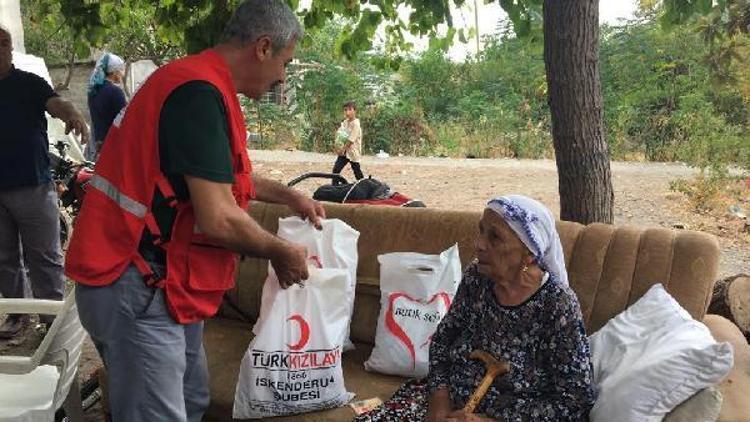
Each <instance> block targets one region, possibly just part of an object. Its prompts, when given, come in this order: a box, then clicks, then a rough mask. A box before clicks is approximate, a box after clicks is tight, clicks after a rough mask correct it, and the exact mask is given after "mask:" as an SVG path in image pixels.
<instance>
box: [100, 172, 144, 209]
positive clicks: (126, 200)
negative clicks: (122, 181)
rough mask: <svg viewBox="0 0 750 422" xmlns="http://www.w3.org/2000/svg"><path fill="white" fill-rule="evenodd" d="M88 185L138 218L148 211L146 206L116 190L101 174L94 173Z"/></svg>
mask: <svg viewBox="0 0 750 422" xmlns="http://www.w3.org/2000/svg"><path fill="white" fill-rule="evenodd" d="M89 186H92V187H94V188H96V189H97V190H99V191H100V192H102V193H103V194H105V195H106V196H107V197H108V198H109V199H111V200H113V201H115V203H116V204H117V205H119V206H120V208H122V209H124V210H125V211H127V212H129V213H131V214H133V215H135V216H136V217H138V218H144V217H145V216H146V213H147V212H148V207H146V206H145V205H143V204H141V203H140V202H138V201H136V200H135V199H133V198H131V197H129V196H127V195H125V194H124V193H122V192H120V191H119V190H117V188H116V187H115V185H113V184H112V183H111V182H110V181H109V180H107V179H105V178H103V177H102V176H100V175H98V174H95V175H94V176H93V177H92V178H91V180H90V181H89Z"/></svg>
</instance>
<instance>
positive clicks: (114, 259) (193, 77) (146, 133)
mask: <svg viewBox="0 0 750 422" xmlns="http://www.w3.org/2000/svg"><path fill="white" fill-rule="evenodd" d="M190 81H205V82H208V83H210V84H211V85H213V86H214V87H216V89H218V90H219V92H221V95H222V96H223V100H224V107H225V109H226V112H227V123H228V127H229V132H230V141H231V151H232V156H233V157H232V158H233V168H234V171H233V172H234V179H235V182H234V185H233V186H232V191H233V193H234V197H235V200H236V201H237V205H239V206H240V207H242V208H243V209H245V208H247V205H248V202H249V200H250V199H252V198H253V197H254V196H255V189H254V186H253V183H252V179H251V177H250V174H251V172H252V168H251V165H250V160H249V158H248V156H247V149H246V131H245V119H244V116H243V114H242V109H241V107H240V103H239V100H238V98H237V91H236V89H235V87H234V83H233V81H232V78H231V74H230V73H229V69H228V68H227V66H226V63H225V62H224V60H223V59H222V58H221V57H220V56H219V55H218V54H217V53H216V52H215V51H213V50H206V51H204V52H203V53H201V54H198V55H194V56H188V57H186V58H183V59H180V60H176V61H174V62H171V63H169V64H167V65H166V66H164V67H162V68H160V69H159V70H157V71H156V72H155V73H154V74H153V75H151V76H150V77H149V78H148V80H147V81H146V82H145V83H144V84H143V86H142V87H141V89H139V90H138V92H137V94H136V95H135V97H134V98H133V100H132V101H131V103H130V104H129V105H128V106H127V107H126V109H125V110H123V111H122V112H121V113H120V115H119V116H117V118H116V119H115V121H114V123H113V124H112V127H111V128H110V130H109V132H108V134H107V138H106V141H105V143H104V148H103V150H102V152H101V155H100V157H99V161H98V162H97V164H96V174H95V175H94V177H93V178H92V180H91V182H90V183H89V185H88V186H89V187H88V188H87V191H86V199H85V201H84V202H83V207H82V208H81V212H80V214H79V216H78V218H77V220H76V225H75V230H74V232H73V236H72V238H71V241H70V246H69V248H68V253H67V255H66V257H65V274H66V275H67V276H68V277H70V278H71V279H73V280H75V281H77V282H79V283H82V284H86V285H89V286H104V285H107V284H111V283H112V282H114V281H115V280H116V279H117V278H119V277H120V276H121V275H122V273H123V272H124V271H125V269H126V268H127V267H128V266H129V265H130V264H135V265H136V267H138V269H139V270H140V271H141V273H142V274H144V276H145V279H146V281H148V282H149V283H150V284H151V282H155V283H153V284H158V285H159V286H160V287H163V288H164V289H165V292H166V297H167V304H168V307H169V311H170V313H171V315H172V316H173V317H174V319H175V320H176V321H177V322H179V323H181V324H187V323H192V322H196V321H200V320H202V319H204V318H207V317H210V316H213V315H214V314H215V313H216V311H217V309H218V307H219V305H220V304H221V300H222V297H223V294H224V292H225V291H226V290H228V289H230V288H231V287H232V286H233V285H234V276H235V268H236V266H237V258H238V257H237V254H235V253H233V252H231V251H229V250H226V249H223V248H221V247H219V246H216V245H213V244H211V242H210V241H209V240H208V239H206V238H205V236H203V235H201V234H200V232H199V231H198V228H197V225H196V221H195V214H194V212H193V207H192V205H191V204H190V203H189V202H184V201H179V202H178V201H176V200H174V199H173V200H172V204H173V206H175V207H176V208H177V217H176V218H175V222H174V225H173V227H172V235H171V238H170V239H165V240H166V242H165V243H163V244H162V245H161V246H162V247H163V248H164V249H165V250H166V255H167V269H166V275H165V276H166V277H165V278H164V277H158V276H157V277H154V274H153V271H152V270H151V268H150V267H149V266H148V264H147V263H146V262H145V261H144V260H143V258H142V257H141V255H140V253H139V252H138V245H139V242H140V239H141V236H142V234H143V231H144V228H148V230H149V231H151V233H152V235H154V236H155V238H158V236H159V235H160V233H159V230H158V226H157V225H156V223H155V220H154V217H153V215H152V214H151V203H152V201H153V196H154V193H155V190H156V189H159V190H160V191H161V192H162V194H163V195H164V197H166V198H170V197H171V198H174V193H173V192H172V190H171V186H170V185H169V183H168V182H167V179H166V178H165V177H164V175H163V174H162V172H161V169H160V162H159V117H160V115H161V109H162V106H163V104H164V102H165V101H166V100H167V98H168V97H169V95H170V94H171V93H172V91H174V90H175V89H176V88H177V87H179V86H180V85H183V84H185V83H187V82H190Z"/></svg>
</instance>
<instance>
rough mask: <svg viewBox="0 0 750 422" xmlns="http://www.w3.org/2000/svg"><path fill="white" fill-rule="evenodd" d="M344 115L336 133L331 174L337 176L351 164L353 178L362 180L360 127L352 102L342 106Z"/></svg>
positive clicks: (355, 107) (355, 108)
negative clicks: (334, 154)
mask: <svg viewBox="0 0 750 422" xmlns="http://www.w3.org/2000/svg"><path fill="white" fill-rule="evenodd" d="M344 115H345V116H346V118H345V119H344V121H343V122H341V126H340V127H339V129H338V130H337V131H336V142H335V146H334V152H336V154H337V157H336V163H335V164H334V165H333V173H335V174H339V173H341V170H343V169H344V167H346V165H347V164H351V167H352V171H353V172H354V177H356V178H357V180H359V179H362V178H364V177H365V176H364V174H362V168H361V167H360V165H359V160H360V158H361V156H362V127H361V126H360V124H359V119H358V118H357V106H356V105H355V104H354V102H353V101H349V102H347V103H346V104H344Z"/></svg>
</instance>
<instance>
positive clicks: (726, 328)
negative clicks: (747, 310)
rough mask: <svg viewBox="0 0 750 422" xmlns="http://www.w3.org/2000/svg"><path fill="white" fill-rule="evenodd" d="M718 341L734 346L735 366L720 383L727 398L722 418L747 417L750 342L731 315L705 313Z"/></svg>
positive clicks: (727, 421) (727, 420) (749, 407)
mask: <svg viewBox="0 0 750 422" xmlns="http://www.w3.org/2000/svg"><path fill="white" fill-rule="evenodd" d="M703 323H704V324H706V326H707V327H708V329H709V330H711V334H712V335H713V336H714V338H715V339H716V341H726V342H729V343H730V344H731V345H732V347H733V348H734V366H733V367H732V370H731V371H730V372H729V375H728V376H727V377H726V379H724V381H722V382H721V383H720V384H719V385H718V388H719V391H721V394H722V396H723V398H724V401H723V404H722V406H721V414H720V415H719V421H720V422H734V421H743V420H747V415H750V400H748V399H747V395H748V392H750V345H748V343H747V339H745V336H743V335H742V332H740V329H739V328H738V327H737V326H736V325H734V324H733V323H732V322H731V321H729V320H728V319H726V318H724V317H721V316H718V315H706V317H705V318H704V319H703Z"/></svg>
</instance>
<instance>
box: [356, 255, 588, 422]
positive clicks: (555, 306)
mask: <svg viewBox="0 0 750 422" xmlns="http://www.w3.org/2000/svg"><path fill="white" fill-rule="evenodd" d="M492 287H493V282H492V280H490V279H488V278H486V277H484V276H482V275H480V274H479V273H478V272H477V268H476V265H474V264H472V265H471V266H469V268H468V269H467V270H466V272H465V273H464V277H463V280H462V282H461V286H460V287H459V289H458V292H457V294H456V297H455V300H454V302H453V305H452V306H451V309H450V311H449V312H448V314H447V315H446V316H445V318H444V319H443V321H442V322H441V323H440V325H439V326H438V329H437V332H436V333H435V336H434V338H433V342H432V344H431V346H430V373H429V375H428V376H427V378H426V379H425V380H411V381H409V382H407V383H406V384H404V385H403V386H402V387H401V388H400V389H399V390H398V391H397V392H396V394H395V395H394V396H393V398H392V399H391V400H389V401H388V402H386V403H385V404H383V405H382V406H380V407H379V408H377V409H375V410H373V411H372V412H370V413H367V414H365V415H361V416H359V417H358V418H357V419H356V420H357V421H359V422H369V421H384V422H388V421H421V420H424V419H425V417H426V415H427V400H428V398H429V395H430V394H431V393H432V392H434V391H435V390H436V389H438V388H447V389H448V390H449V392H450V397H451V402H452V404H453V407H454V408H456V409H460V408H462V407H463V406H464V404H465V403H466V402H467V401H468V399H469V397H470V396H471V394H472V393H473V392H474V390H475V388H476V386H477V385H479V383H480V381H481V380H482V377H483V376H484V373H485V368H484V364H483V363H482V362H481V361H475V360H471V359H469V354H471V352H472V351H473V350H476V349H479V350H484V351H486V352H488V353H490V354H492V355H493V356H495V357H496V358H499V359H503V360H505V361H507V362H509V363H510V366H511V370H510V372H509V373H508V374H506V375H504V376H502V377H498V378H496V379H495V381H494V383H493V384H492V386H491V387H490V389H489V391H488V392H487V394H486V395H485V396H484V398H483V399H482V401H481V402H480V403H479V406H478V407H477V409H476V410H475V411H476V412H477V413H483V414H485V415H486V416H488V417H491V418H493V419H497V420H502V421H582V420H584V421H585V420H588V413H589V410H590V409H591V407H592V406H593V404H594V400H595V399H596V393H595V392H594V389H593V378H592V374H593V372H592V367H591V361H590V350H589V343H588V339H587V337H586V333H585V330H584V326H583V319H582V316H581V310H580V306H579V304H578V299H577V298H576V296H575V294H574V293H573V291H572V290H571V289H570V288H569V287H568V286H566V285H564V284H562V283H560V282H559V281H558V280H556V279H554V278H552V277H550V278H549V279H548V280H547V282H545V283H544V284H543V285H542V287H541V288H540V289H539V290H537V292H536V293H534V294H533V295H532V296H531V297H530V298H529V299H527V300H526V301H525V302H524V303H522V304H520V305H517V306H502V305H500V304H499V303H498V302H497V299H496V298H495V296H494V294H493V289H492Z"/></svg>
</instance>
